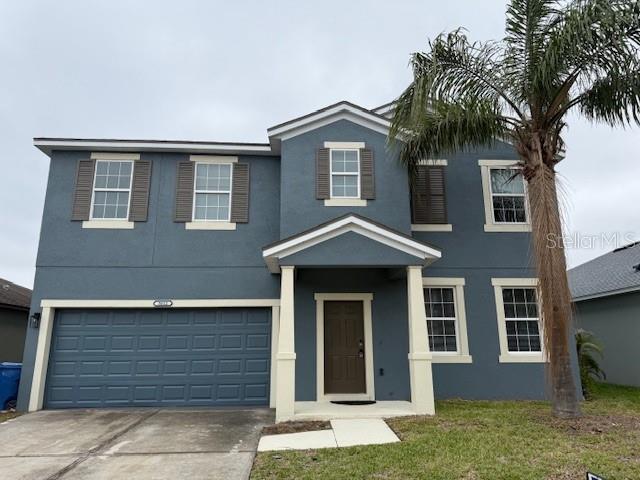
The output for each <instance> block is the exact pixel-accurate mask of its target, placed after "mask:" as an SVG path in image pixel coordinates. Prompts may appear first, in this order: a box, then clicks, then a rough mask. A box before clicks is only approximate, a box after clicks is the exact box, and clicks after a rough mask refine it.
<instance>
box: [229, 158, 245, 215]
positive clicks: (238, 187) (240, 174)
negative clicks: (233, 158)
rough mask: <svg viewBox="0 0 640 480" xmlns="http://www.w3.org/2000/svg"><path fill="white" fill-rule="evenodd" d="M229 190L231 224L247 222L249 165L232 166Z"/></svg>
mask: <svg viewBox="0 0 640 480" xmlns="http://www.w3.org/2000/svg"><path fill="white" fill-rule="evenodd" d="M232 177H233V179H232V188H231V222H235V223H247V222H248V221H249V164H248V163H235V164H234V165H233V176H232Z"/></svg>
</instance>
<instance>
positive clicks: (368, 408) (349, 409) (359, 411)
mask: <svg viewBox="0 0 640 480" xmlns="http://www.w3.org/2000/svg"><path fill="white" fill-rule="evenodd" d="M294 412H295V413H294V415H293V418H292V420H336V419H344V418H391V417H402V416H408V415H416V412H415V410H414V408H413V405H412V404H411V402H406V401H382V402H376V403H373V404H371V405H338V404H335V403H331V402H296V403H295V406H294Z"/></svg>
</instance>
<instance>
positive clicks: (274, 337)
mask: <svg viewBox="0 0 640 480" xmlns="http://www.w3.org/2000/svg"><path fill="white" fill-rule="evenodd" d="M279 335H280V306H276V305H274V306H273V307H271V372H270V373H271V378H270V379H269V408H276V385H277V375H278V365H277V356H278V336H279Z"/></svg>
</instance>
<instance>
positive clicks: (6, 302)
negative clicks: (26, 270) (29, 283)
mask: <svg viewBox="0 0 640 480" xmlns="http://www.w3.org/2000/svg"><path fill="white" fill-rule="evenodd" d="M30 305H31V290H29V289H28V288H25V287H21V286H20V285H16V284H15V283H12V282H10V281H9V280H5V279H4V278H0V306H9V307H14V308H25V309H28V308H29V306H30Z"/></svg>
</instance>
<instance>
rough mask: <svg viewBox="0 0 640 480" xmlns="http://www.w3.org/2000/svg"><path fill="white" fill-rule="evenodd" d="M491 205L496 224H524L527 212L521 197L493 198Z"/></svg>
mask: <svg viewBox="0 0 640 480" xmlns="http://www.w3.org/2000/svg"><path fill="white" fill-rule="evenodd" d="M492 203H493V217H494V220H495V221H496V222H507V223H516V222H518V223H524V222H526V221H527V211H526V208H525V200H524V197H523V196H520V197H515V196H514V197H508V196H494V197H493V200H492Z"/></svg>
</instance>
